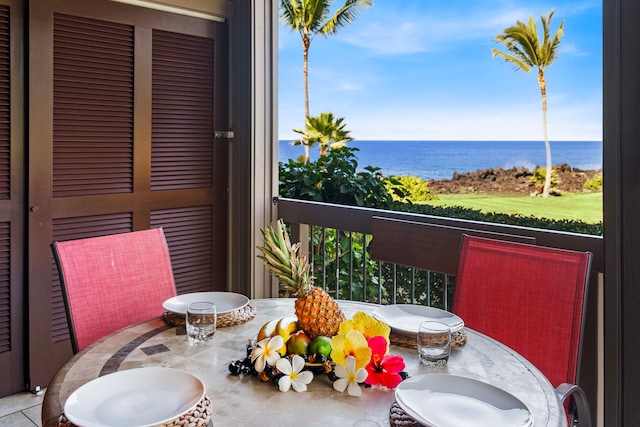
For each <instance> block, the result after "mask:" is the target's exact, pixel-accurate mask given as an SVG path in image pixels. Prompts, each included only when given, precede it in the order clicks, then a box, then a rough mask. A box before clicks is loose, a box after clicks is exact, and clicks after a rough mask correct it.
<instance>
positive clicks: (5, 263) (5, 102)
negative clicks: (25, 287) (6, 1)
mask: <svg viewBox="0 0 640 427" xmlns="http://www.w3.org/2000/svg"><path fill="white" fill-rule="evenodd" d="M9 45H10V37H9V7H8V6H0V200H9V199H10V198H11V129H10V113H11V111H10V107H11V99H10V96H11V93H10V86H9V83H10V61H9ZM10 231H11V223H10V222H8V221H6V222H5V221H3V222H0V353H4V352H9V351H11V350H12V348H11V341H12V333H11V331H12V329H11V328H12V324H11V317H12V316H11V314H12V313H11V239H10Z"/></svg>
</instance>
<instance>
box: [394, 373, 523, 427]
mask: <svg viewBox="0 0 640 427" xmlns="http://www.w3.org/2000/svg"><path fill="white" fill-rule="evenodd" d="M395 394H396V401H397V402H398V404H399V405H400V407H401V408H402V409H403V410H404V411H405V412H406V413H407V414H409V415H410V416H412V417H413V418H415V419H416V420H417V421H419V422H421V423H424V424H426V425H427V426H429V427H459V426H474V427H496V426H501V427H529V426H532V425H533V415H532V414H531V411H529V408H527V405H525V404H524V403H522V401H520V400H519V399H518V398H517V397H515V396H513V395H511V394H509V393H507V392H506V391H504V390H501V389H499V388H497V387H494V386H492V385H490V384H487V383H484V382H481V381H476V380H473V379H470V378H465V377H459V376H456V375H446V374H426V375H417V376H415V377H411V378H408V379H406V380H404V381H403V382H401V383H400V385H399V386H398V387H397V388H396V392H395Z"/></svg>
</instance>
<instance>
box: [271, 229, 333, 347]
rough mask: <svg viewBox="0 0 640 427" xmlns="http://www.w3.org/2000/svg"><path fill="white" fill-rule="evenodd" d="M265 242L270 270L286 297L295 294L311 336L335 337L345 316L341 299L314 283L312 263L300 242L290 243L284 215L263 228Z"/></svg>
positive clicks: (303, 325) (300, 316)
mask: <svg viewBox="0 0 640 427" xmlns="http://www.w3.org/2000/svg"><path fill="white" fill-rule="evenodd" d="M262 240H263V246H258V249H259V250H260V251H261V252H262V255H258V258H260V259H261V260H262V262H263V263H264V265H265V267H266V268H267V270H269V273H271V275H272V276H274V277H276V278H277V279H278V281H279V284H280V291H281V292H282V293H283V294H284V296H285V297H288V296H289V295H293V296H294V297H296V298H297V299H296V301H295V311H296V317H297V318H298V324H299V325H300V327H301V328H302V329H303V330H304V331H305V332H306V333H307V335H309V337H310V338H311V339H313V338H315V337H317V336H321V335H324V336H328V337H332V336H334V335H336V334H337V333H338V329H339V328H340V323H342V322H343V321H344V320H345V316H344V313H343V312H342V310H341V309H340V307H339V306H338V303H336V301H335V300H334V299H333V298H331V296H330V295H329V294H328V293H327V292H326V291H325V290H323V289H321V288H319V287H317V286H314V285H313V276H312V274H311V265H310V264H309V262H308V261H307V257H306V256H302V255H300V254H299V253H298V251H299V249H300V242H298V243H296V244H293V245H292V244H291V240H290V239H289V234H288V233H287V230H286V228H285V225H284V222H283V221H282V219H280V220H278V221H277V222H276V223H275V225H274V226H267V227H266V228H265V229H264V230H262Z"/></svg>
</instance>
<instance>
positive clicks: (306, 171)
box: [279, 147, 404, 209]
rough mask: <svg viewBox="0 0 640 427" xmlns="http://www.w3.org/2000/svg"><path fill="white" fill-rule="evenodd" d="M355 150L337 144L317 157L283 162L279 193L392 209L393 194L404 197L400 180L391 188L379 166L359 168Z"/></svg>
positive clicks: (300, 197) (291, 196)
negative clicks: (387, 185)
mask: <svg viewBox="0 0 640 427" xmlns="http://www.w3.org/2000/svg"><path fill="white" fill-rule="evenodd" d="M356 151H359V150H358V149H357V148H355V147H338V148H334V149H332V150H329V151H328V152H327V153H326V155H325V156H321V157H320V158H319V159H318V160H315V161H311V162H304V161H295V160H292V159H289V161H288V162H287V163H282V162H280V164H279V165H280V196H282V197H289V198H292V199H301V200H314V201H319V202H329V203H337V204H342V205H350V206H366V207H370V208H378V209H389V207H390V206H391V205H392V203H393V196H392V194H396V196H398V197H401V198H402V197H404V193H402V191H401V186H400V184H399V183H398V184H397V185H395V186H394V188H392V189H391V190H388V189H387V187H386V186H385V181H386V180H387V179H385V178H384V177H383V175H382V172H381V170H380V168H377V167H373V166H367V167H365V168H364V170H361V171H358V161H357V158H356V156H355V154H354V153H355V152H356ZM392 181H393V180H392ZM393 182H395V181H393Z"/></svg>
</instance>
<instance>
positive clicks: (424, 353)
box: [418, 320, 451, 367]
mask: <svg viewBox="0 0 640 427" xmlns="http://www.w3.org/2000/svg"><path fill="white" fill-rule="evenodd" d="M450 353H451V329H450V328H449V325H447V324H445V323H442V322H435V321H430V320H429V321H424V322H421V323H420V326H419V327H418V356H419V357H420V362H422V364H423V365H426V366H434V367H442V366H445V365H446V364H447V362H448V361H449V354H450Z"/></svg>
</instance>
